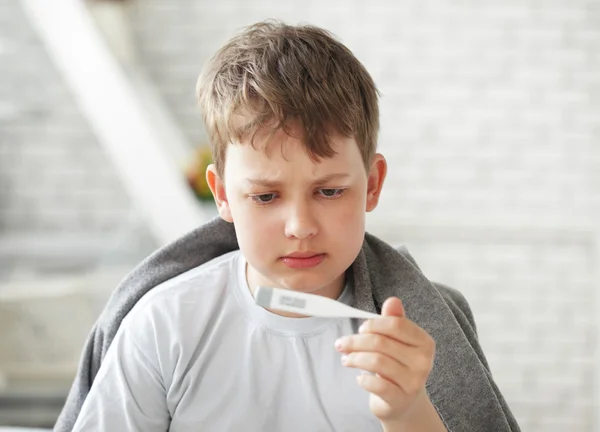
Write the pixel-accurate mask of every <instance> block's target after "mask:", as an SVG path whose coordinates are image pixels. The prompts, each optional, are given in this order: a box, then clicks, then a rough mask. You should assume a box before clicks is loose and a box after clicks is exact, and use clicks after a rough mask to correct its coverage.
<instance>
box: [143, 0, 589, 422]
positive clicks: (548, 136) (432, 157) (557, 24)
mask: <svg viewBox="0 0 600 432" xmlns="http://www.w3.org/2000/svg"><path fill="white" fill-rule="evenodd" d="M599 5H600V4H599V3H598V1H595V2H594V1H584V0H562V1H543V2H542V1H533V0H531V1H527V0H511V1H506V0H496V1H491V0H490V1H480V2H476V1H463V2H453V1H449V0H448V1H446V0H434V1H428V2H423V1H419V0H411V1H403V2H398V1H394V0H387V1H369V2H366V1H359V0H354V1H346V2H343V3H342V2H321V1H316V0H313V1H310V0H309V1H302V2H291V1H278V2H273V1H266V0H264V1H242V0H228V1H220V2H208V1H186V2H177V4H176V5H175V3H174V2H169V1H165V0H145V1H140V2H138V3H137V6H136V7H135V9H134V11H133V14H132V18H133V20H134V22H135V25H136V29H137V32H136V35H137V39H138V43H139V47H140V49H141V52H142V59H143V61H145V64H146V65H147V67H148V69H149V70H150V71H151V73H152V74H153V77H154V79H155V80H156V82H157V84H158V85H159V86H160V87H161V89H162V91H163V95H164V97H165V99H166V101H167V102H168V103H169V104H170V105H171V107H172V109H173V110H174V112H175V113H176V115H177V116H178V119H179V121H180V122H181V124H182V125H183V126H184V128H185V130H186V131H187V133H188V134H189V136H190V138H191V139H192V140H193V141H200V140H202V139H203V132H202V129H201V127H200V124H199V122H198V114H197V112H196V110H195V108H194V100H193V95H192V90H193V88H194V85H195V80H196V76H197V72H198V70H199V68H200V66H201V64H202V63H203V62H204V61H205V60H206V59H207V58H208V56H209V55H211V54H212V53H213V52H214V51H215V50H216V49H217V48H218V47H219V46H220V45H221V44H222V43H223V42H224V41H225V40H227V39H228V38H229V37H230V36H231V35H232V34H233V33H234V32H235V31H236V30H237V29H239V28H240V27H242V26H245V25H248V24H250V23H252V22H255V21H258V20H260V19H263V18H268V17H274V18H280V19H283V20H285V21H288V22H291V23H298V22H310V23H313V24H317V25H321V26H324V27H326V28H328V29H330V30H332V31H333V32H334V33H336V34H337V35H338V36H340V37H341V38H342V40H343V41H344V42H345V43H346V44H347V45H348V46H349V47H350V48H351V49H352V50H353V51H354V52H355V53H356V55H357V56H358V57H359V58H360V59H361V61H363V62H364V63H365V65H366V66H367V67H368V68H369V70H370V71H371V73H372V74H373V76H374V78H375V80H376V82H377V83H378V85H379V88H380V90H381V91H382V93H383V97H382V100H381V109H382V134H381V140H380V143H381V150H382V151H383V152H384V154H385V155H386V157H387V158H388V161H389V164H390V173H389V178H388V182H387V185H386V187H387V189H386V191H385V193H384V196H383V200H382V203H381V206H380V208H379V209H378V210H377V211H376V212H375V213H373V214H372V215H370V218H369V225H370V228H371V230H372V231H374V232H376V233H377V234H380V235H382V236H383V237H386V238H387V239H389V240H390V241H393V242H404V243H406V244H407V245H408V246H409V248H410V249H411V250H412V252H413V253H414V255H415V256H416V257H417V259H418V261H419V262H420V263H421V265H422V268H423V270H424V271H425V272H426V274H427V275H428V276H429V277H431V278H432V279H435V280H438V281H442V282H446V283H448V284H450V285H452V286H455V287H456V288H458V289H460V290H461V291H463V292H464V293H465V295H466V296H467V298H468V300H469V301H470V303H471V305H472V307H473V310H474V311H475V314H476V318H477V321H478V324H479V329H480V337H481V341H482V344H483V346H484V348H485V350H486V352H487V355H488V357H489V360H490V363H491V367H492V369H493V372H494V374H495V376H496V378H497V381H498V383H499V385H500V387H501V389H502V390H503V391H504V393H505V395H506V397H507V399H508V401H509V403H510V405H511V407H512V408H513V410H514V412H515V414H516V415H517V417H518V419H519V421H520V423H521V426H522V428H523V430H527V431H544V432H548V431H550V432H551V431H565V430H569V431H576V432H579V431H581V432H589V431H592V430H593V428H594V424H595V423H594V422H595V421H596V419H595V417H594V416H595V412H596V411H598V410H600V406H598V405H596V406H594V405H593V403H594V402H593V401H594V399H593V397H594V381H593V380H594V376H595V373H598V370H597V369H596V370H594V361H597V360H598V359H594V347H595V346H596V344H597V342H598V340H597V337H598V336H597V329H596V323H595V321H594V320H595V314H596V313H597V308H596V307H595V293H594V288H595V285H596V282H595V276H596V273H595V271H596V270H595V268H596V267H597V266H598V264H599V263H598V261H597V255H596V254H597V252H596V251H597V248H598V244H597V242H596V240H595V239H597V238H598V236H597V235H596V234H595V233H597V232H600V226H599V225H598V221H597V220H598V216H599V215H600V212H599V210H600V207H599V206H598V195H599V192H600V190H599V184H600V177H599V175H600V174H598V173H599V172H600V147H599V146H598V144H597V143H595V142H594V141H595V140H597V139H598V138H600V103H599V102H598V100H597V99H594V98H593V96H594V95H597V92H598V84H599V80H598V76H599V74H598V67H599V66H600V62H599V61H598V55H597V52H598V51H599V50H600V30H598V26H597V24H598V22H597V12H595V11H596V10H597V8H598V6H599ZM594 13H596V15H594ZM594 236H596V237H594ZM596 425H597V426H599V427H600V423H596Z"/></svg>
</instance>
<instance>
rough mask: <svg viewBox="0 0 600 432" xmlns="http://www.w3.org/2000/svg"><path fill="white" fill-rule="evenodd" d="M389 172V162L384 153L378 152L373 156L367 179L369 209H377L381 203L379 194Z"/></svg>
mask: <svg viewBox="0 0 600 432" xmlns="http://www.w3.org/2000/svg"><path fill="white" fill-rule="evenodd" d="M386 174H387V162H386V161H385V158H384V157H383V155H381V154H379V153H377V154H376V155H375V156H373V161H372V162H371V169H370V170H369V177H368V179H367V211H368V212H370V211H373V210H375V207H377V204H378V203H379V196H380V195H381V189H382V188H383V182H384V180H385V176H386Z"/></svg>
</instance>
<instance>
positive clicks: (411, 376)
mask: <svg viewBox="0 0 600 432" xmlns="http://www.w3.org/2000/svg"><path fill="white" fill-rule="evenodd" d="M342 364H343V365H344V366H346V367H351V368H356V369H361V370H364V371H367V372H371V373H373V374H377V375H379V376H380V377H382V378H384V379H385V380H387V381H389V382H390V383H392V384H394V385H395V386H397V387H398V388H400V389H401V390H402V391H403V392H404V393H406V394H412V392H414V391H418V390H419V389H420V387H422V386H423V385H424V384H425V381H426V380H427V377H426V376H425V375H422V374H415V373H412V372H411V371H410V369H409V368H407V367H406V366H405V365H403V364H401V363H399V362H397V361H396V360H394V359H393V358H391V357H388V356H386V355H384V354H379V353H367V352H356V353H350V354H347V355H344V356H342Z"/></svg>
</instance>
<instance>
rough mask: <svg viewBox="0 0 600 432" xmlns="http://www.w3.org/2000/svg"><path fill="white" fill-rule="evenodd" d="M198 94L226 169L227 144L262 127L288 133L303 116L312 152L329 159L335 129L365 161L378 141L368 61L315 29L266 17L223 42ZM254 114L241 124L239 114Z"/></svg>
mask: <svg viewBox="0 0 600 432" xmlns="http://www.w3.org/2000/svg"><path fill="white" fill-rule="evenodd" d="M197 96H198V102H199V104H200V109H201V112H202V116H203V119H204V122H205V125H206V128H207V131H208V134H209V137H210V141H211V145H212V150H213V160H214V162H215V164H216V167H217V171H218V173H219V175H222V174H223V171H224V166H225V155H226V150H227V145H228V144H229V143H231V142H241V141H242V140H243V139H244V138H246V137H247V136H248V134H250V136H251V141H250V142H251V144H252V145H254V138H255V136H256V133H257V130H258V128H259V127H262V126H265V125H269V126H272V129H271V135H272V134H273V133H274V132H275V131H276V130H277V129H279V128H282V129H283V130H284V131H285V132H286V133H288V134H289V132H288V126H289V124H290V121H299V122H300V125H301V127H302V130H303V136H302V137H301V138H302V141H303V143H304V145H305V146H306V149H307V151H308V153H309V154H310V156H311V157H312V158H313V159H314V160H317V159H319V158H324V157H331V156H333V155H334V151H333V149H332V146H331V142H330V139H329V137H330V135H331V133H332V132H333V133H338V134H341V135H343V136H345V137H349V138H350V137H351V138H354V139H355V140H356V142H357V144H358V147H359V150H360V152H361V155H362V158H363V161H364V163H365V167H366V168H367V170H368V168H369V164H370V161H371V159H372V157H373V155H374V154H375V151H376V147H377V134H378V130H379V107H378V91H377V88H376V86H375V83H374V82H373V79H372V78H371V76H370V75H369V73H368V72H367V70H366V69H365V67H364V66H363V65H362V64H361V63H360V62H359V61H358V60H357V59H356V57H354V55H353V54H352V52H351V51H350V50H349V49H348V48H346V47H345V46H344V45H343V44H342V43H341V42H339V41H338V40H337V39H336V38H335V37H334V36H333V35H332V34H331V33H329V32H327V31H325V30H323V29H320V28H318V27H314V26H309V25H303V26H290V25H286V24H283V23H281V22H277V21H271V20H269V21H264V22H260V23H257V24H254V25H252V26H250V27H248V28H246V29H245V31H244V32H242V33H241V34H240V35H238V36H236V37H234V38H233V39H231V40H230V41H229V42H228V43H227V44H226V45H225V46H223V47H222V48H221V49H220V50H219V51H218V52H217V53H216V54H215V56H214V57H213V58H212V59H211V60H210V61H209V62H208V64H207V65H206V66H205V68H204V70H203V72H202V74H201V75H200V77H199V79H198V85H197ZM245 115H250V116H251V117H250V118H251V120H250V121H249V122H247V123H246V124H239V121H238V120H239V119H241V118H245V117H241V116H245Z"/></svg>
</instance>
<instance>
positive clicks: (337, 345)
mask: <svg viewBox="0 0 600 432" xmlns="http://www.w3.org/2000/svg"><path fill="white" fill-rule="evenodd" d="M335 349H336V350H338V351H341V350H342V340H341V339H338V340H336V341H335Z"/></svg>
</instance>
